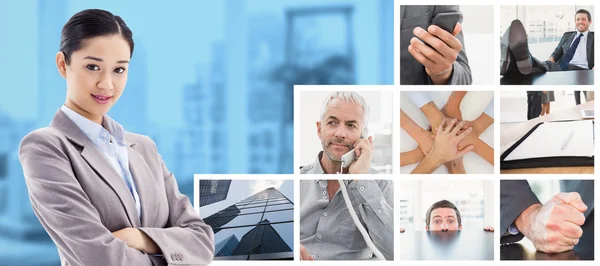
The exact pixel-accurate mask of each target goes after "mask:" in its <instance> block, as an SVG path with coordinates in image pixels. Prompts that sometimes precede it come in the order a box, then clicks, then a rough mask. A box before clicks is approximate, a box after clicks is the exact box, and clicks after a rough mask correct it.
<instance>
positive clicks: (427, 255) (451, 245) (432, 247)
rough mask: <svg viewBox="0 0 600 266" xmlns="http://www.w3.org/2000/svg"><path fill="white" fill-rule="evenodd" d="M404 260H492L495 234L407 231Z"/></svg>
mask: <svg viewBox="0 0 600 266" xmlns="http://www.w3.org/2000/svg"><path fill="white" fill-rule="evenodd" d="M400 259H401V260H493V259H494V233H493V232H485V231H483V229H481V231H479V230H475V231H473V230H470V231H448V232H428V231H412V232H410V231H406V232H405V233H402V234H400Z"/></svg>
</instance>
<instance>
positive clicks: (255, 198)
mask: <svg viewBox="0 0 600 266" xmlns="http://www.w3.org/2000/svg"><path fill="white" fill-rule="evenodd" d="M204 222H205V223H206V224H208V225H210V226H211V227H212V228H213V232H214V233H215V243H218V244H217V246H218V248H219V249H223V248H224V246H227V245H228V248H227V250H230V249H231V250H232V251H231V254H228V251H223V252H221V253H218V252H217V253H215V259H225V260H272V259H276V260H280V259H290V260H291V259H293V258H294V254H293V243H294V241H293V239H294V237H293V235H294V203H293V202H292V201H290V200H289V199H288V198H287V197H285V196H284V195H283V194H281V192H279V191H278V190H276V189H275V188H268V189H265V190H263V191H261V192H258V193H256V194H254V195H252V196H250V197H248V198H246V199H244V200H242V201H240V202H238V203H236V204H234V205H231V206H229V207H227V208H225V209H223V210H221V211H219V212H217V213H215V214H213V215H210V216H208V217H206V218H204ZM236 236H241V240H240V241H239V243H237V244H236V246H235V248H233V247H232V245H233V244H231V243H233V242H232V240H231V239H232V237H236ZM236 239H237V237H236ZM223 241H225V242H223ZM215 249H217V248H216V247H215Z"/></svg>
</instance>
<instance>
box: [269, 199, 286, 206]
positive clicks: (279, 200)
mask: <svg viewBox="0 0 600 266" xmlns="http://www.w3.org/2000/svg"><path fill="white" fill-rule="evenodd" d="M285 202H289V201H288V200H287V199H277V200H269V205H271V204H277V203H285Z"/></svg>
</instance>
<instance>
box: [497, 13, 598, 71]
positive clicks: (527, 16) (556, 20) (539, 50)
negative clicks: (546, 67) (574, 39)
mask: <svg viewBox="0 0 600 266" xmlns="http://www.w3.org/2000/svg"><path fill="white" fill-rule="evenodd" d="M579 9H585V10H587V11H589V12H590V13H591V14H592V22H594V6H593V5H568V6H567V5H561V6H558V5H544V6H500V39H502V36H503V35H504V32H505V31H506V29H508V27H509V26H510V23H511V22H512V21H513V20H515V19H519V20H520V21H521V22H522V23H523V26H524V27H525V30H526V31H527V42H528V44H529V51H530V52H531V54H532V55H533V56H534V57H535V58H537V59H539V60H542V61H545V60H546V59H548V57H550V55H551V54H552V52H554V49H556V46H558V42H559V41H560V39H561V38H562V36H563V34H565V32H567V31H575V30H576V28H575V12H577V10H579ZM589 30H590V31H594V23H592V24H591V25H590V28H589Z"/></svg>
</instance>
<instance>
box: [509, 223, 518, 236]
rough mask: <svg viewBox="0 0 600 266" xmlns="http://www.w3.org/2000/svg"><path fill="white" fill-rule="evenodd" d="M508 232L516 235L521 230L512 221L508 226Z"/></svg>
mask: <svg viewBox="0 0 600 266" xmlns="http://www.w3.org/2000/svg"><path fill="white" fill-rule="evenodd" d="M508 233H509V234H511V235H513V236H514V235H518V234H519V233H521V232H519V229H517V227H516V226H515V224H514V223H513V224H511V225H509V226H508Z"/></svg>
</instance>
